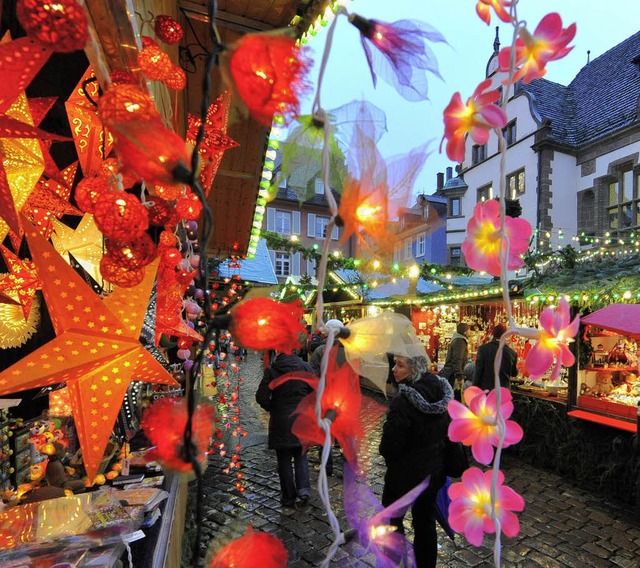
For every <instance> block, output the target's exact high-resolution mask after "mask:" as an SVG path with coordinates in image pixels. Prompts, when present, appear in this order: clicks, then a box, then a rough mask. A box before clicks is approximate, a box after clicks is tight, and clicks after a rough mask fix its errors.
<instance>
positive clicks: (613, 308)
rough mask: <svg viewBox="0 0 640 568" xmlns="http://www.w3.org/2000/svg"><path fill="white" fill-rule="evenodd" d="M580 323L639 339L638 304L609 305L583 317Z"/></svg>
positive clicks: (639, 305)
mask: <svg viewBox="0 0 640 568" xmlns="http://www.w3.org/2000/svg"><path fill="white" fill-rule="evenodd" d="M582 323H583V324H587V325H591V326H594V327H601V328H603V329H608V330H609V331H615V332H617V333H619V334H620V335H624V336H630V335H634V336H637V337H640V304H610V305H608V306H607V307H605V308H602V309H600V310H596V311H595V312H593V313H592V314H589V315H588V316H584V317H583V318H582Z"/></svg>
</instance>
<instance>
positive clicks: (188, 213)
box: [176, 193, 203, 221]
mask: <svg viewBox="0 0 640 568" xmlns="http://www.w3.org/2000/svg"><path fill="white" fill-rule="evenodd" d="M202 209H203V205H202V202H201V201H200V199H199V198H198V196H197V195H196V194H195V193H188V194H187V195H186V196H185V197H182V198H180V199H178V202H177V203H176V211H177V212H178V214H179V215H180V217H182V218H183V219H187V220H188V221H196V220H197V219H199V218H200V213H202Z"/></svg>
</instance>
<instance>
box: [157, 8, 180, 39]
mask: <svg viewBox="0 0 640 568" xmlns="http://www.w3.org/2000/svg"><path fill="white" fill-rule="evenodd" d="M153 29H154V31H155V32H156V36H157V37H158V39H159V40H160V41H163V42H164V43H167V44H169V45H173V44H174V43H178V42H179V41H180V40H181V39H182V36H183V35H184V30H183V29H182V26H181V25H180V24H179V23H178V22H176V21H175V20H174V19H173V18H172V17H171V16H166V15H159V16H156V21H155V25H154V26H153Z"/></svg>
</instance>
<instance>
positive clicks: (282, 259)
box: [274, 251, 291, 276]
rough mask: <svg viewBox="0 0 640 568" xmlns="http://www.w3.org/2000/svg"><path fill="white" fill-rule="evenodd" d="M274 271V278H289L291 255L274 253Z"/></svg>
mask: <svg viewBox="0 0 640 568" xmlns="http://www.w3.org/2000/svg"><path fill="white" fill-rule="evenodd" d="M274 269H275V271H276V276H289V275H290V274H291V255H290V254H289V253H288V252H278V251H276V262H275V266H274Z"/></svg>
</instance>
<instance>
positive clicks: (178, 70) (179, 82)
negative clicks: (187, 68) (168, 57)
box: [163, 65, 187, 91]
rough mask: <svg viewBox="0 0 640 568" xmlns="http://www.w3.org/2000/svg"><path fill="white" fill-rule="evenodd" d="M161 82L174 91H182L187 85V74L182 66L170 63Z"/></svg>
mask: <svg viewBox="0 0 640 568" xmlns="http://www.w3.org/2000/svg"><path fill="white" fill-rule="evenodd" d="M163 83H164V84H165V85H166V86H167V87H169V88H170V89H173V90H174V91H182V89H184V88H185V87H186V86H187V74H186V73H185V72H184V70H183V69H182V67H179V66H178V65H171V68H170V69H169V72H168V73H167V76H166V77H165V78H164V80H163Z"/></svg>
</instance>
